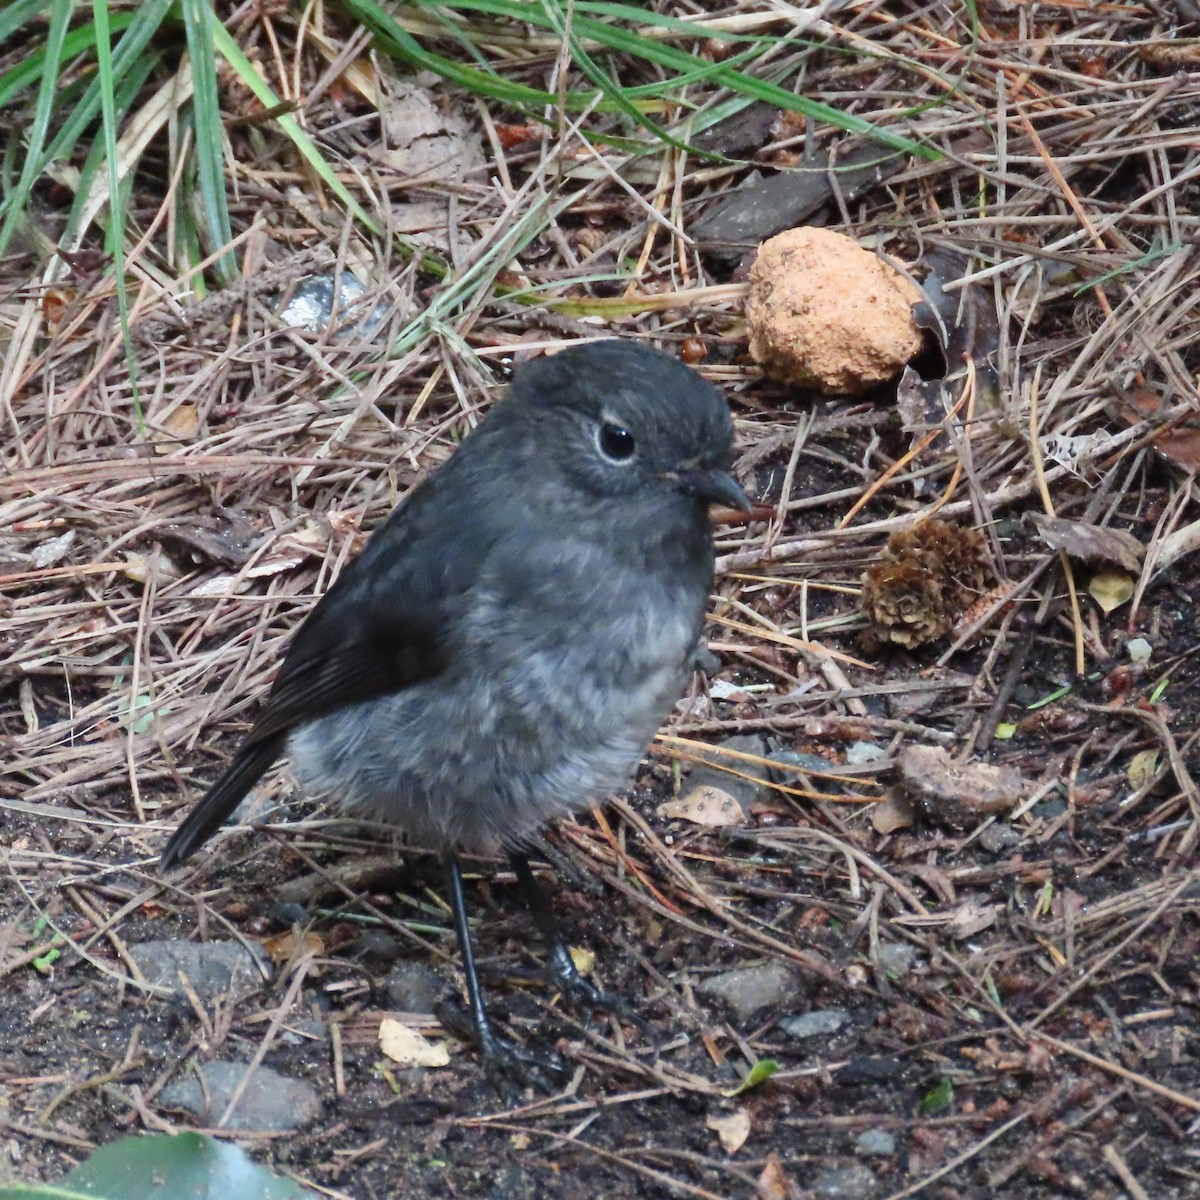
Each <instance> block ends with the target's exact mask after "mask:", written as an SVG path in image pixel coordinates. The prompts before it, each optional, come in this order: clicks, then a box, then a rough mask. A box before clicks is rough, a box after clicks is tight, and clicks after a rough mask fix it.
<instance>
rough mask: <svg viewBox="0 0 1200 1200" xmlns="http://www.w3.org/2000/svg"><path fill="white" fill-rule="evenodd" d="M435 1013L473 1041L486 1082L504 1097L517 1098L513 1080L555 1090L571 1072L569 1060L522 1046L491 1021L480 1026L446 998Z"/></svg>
mask: <svg viewBox="0 0 1200 1200" xmlns="http://www.w3.org/2000/svg"><path fill="white" fill-rule="evenodd" d="M437 1016H438V1020H439V1021H441V1023H442V1024H443V1025H444V1026H445V1027H446V1028H447V1029H449V1030H450V1031H451V1032H452V1033H454V1034H457V1035H458V1036H459V1037H461V1038H462V1039H463V1040H464V1041H469V1042H474V1043H475V1045H476V1046H477V1047H478V1049H479V1055H480V1058H481V1059H482V1060H483V1070H484V1074H485V1075H486V1076H487V1078H488V1082H489V1083H490V1084H491V1085H492V1087H494V1088H495V1089H496V1091H497V1092H498V1093H499V1095H500V1096H501V1098H502V1099H504V1100H505V1101H509V1102H513V1101H515V1100H517V1099H519V1097H518V1096H516V1094H515V1091H514V1086H513V1085H514V1084H515V1085H517V1086H518V1087H522V1088H533V1089H534V1090H535V1091H539V1092H556V1091H558V1090H559V1089H561V1088H562V1087H563V1085H564V1084H565V1083H566V1082H567V1080H568V1079H569V1078H570V1076H571V1068H570V1066H569V1064H568V1063H566V1062H565V1061H564V1060H563V1059H562V1057H561V1056H560V1055H558V1054H556V1053H555V1052H554V1051H553V1050H548V1049H539V1048H535V1047H533V1046H522V1045H521V1044H520V1043H519V1042H515V1041H513V1040H511V1039H510V1038H506V1037H501V1036H500V1035H499V1034H498V1033H497V1032H496V1031H495V1030H494V1029H493V1028H492V1026H491V1023H490V1021H489V1022H488V1024H486V1025H484V1026H483V1027H482V1028H480V1027H479V1026H478V1025H477V1024H476V1022H475V1020H474V1018H473V1017H472V1016H471V1014H470V1013H469V1012H468V1011H467V1010H466V1009H464V1008H462V1007H460V1006H459V1005H458V1004H456V1003H454V1002H452V1001H450V1000H449V999H443V1000H442V1001H441V1002H439V1004H438V1005H437Z"/></svg>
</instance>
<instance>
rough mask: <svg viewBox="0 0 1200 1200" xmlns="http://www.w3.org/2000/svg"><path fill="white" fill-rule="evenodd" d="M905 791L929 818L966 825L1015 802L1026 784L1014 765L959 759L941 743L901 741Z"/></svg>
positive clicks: (954, 826)
mask: <svg viewBox="0 0 1200 1200" xmlns="http://www.w3.org/2000/svg"><path fill="white" fill-rule="evenodd" d="M896 773H897V777H898V781H899V785H900V787H901V789H902V790H903V791H904V793H905V795H906V796H908V798H909V799H910V800H911V801H912V803H913V804H915V805H916V806H917V807H918V808H919V809H920V810H921V811H922V812H923V813H924V814H925V815H926V816H928V817H929V818H930V819H931V820H934V821H937V822H938V824H940V825H944V826H946V827H947V828H950V829H967V828H970V827H971V826H972V825H974V824H976V823H978V822H979V821H980V820H982V819H983V818H984V817H989V816H993V815H994V814H996V813H1005V812H1008V811H1010V810H1011V809H1012V808H1014V807H1016V805H1017V803H1018V802H1019V801H1020V800H1021V798H1022V797H1023V796H1024V794H1025V791H1026V787H1025V780H1024V779H1023V778H1022V776H1021V772H1020V771H1018V770H1017V768H1016V767H1013V766H1000V767H997V766H993V765H992V764H991V763H981V762H959V761H957V760H956V759H954V758H951V757H950V755H949V753H948V752H947V751H946V750H944V749H942V747H940V746H905V747H904V749H903V750H901V751H900V753H899V755H898V756H897V758H896Z"/></svg>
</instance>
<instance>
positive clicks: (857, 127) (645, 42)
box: [352, 0, 941, 159]
mask: <svg viewBox="0 0 1200 1200" xmlns="http://www.w3.org/2000/svg"><path fill="white" fill-rule="evenodd" d="M365 3H369V0H352V6H353V7H357V6H358V5H360V4H365ZM414 3H415V4H416V5H418V6H419V7H421V8H423V9H433V8H437V9H441V10H444V9H446V8H447V7H453V8H457V9H461V10H464V11H470V12H480V13H487V14H488V15H489V16H498V17H503V18H504V19H506V20H510V21H517V22H524V23H526V24H530V25H537V26H539V27H540V28H543V29H550V30H552V31H553V30H554V28H555V26H554V22H553V20H551V18H550V17H548V16H547V14H546V13H545V11H543V9H542V7H541V4H540V3H538V4H533V3H529V2H528V0H455V3H454V5H453V6H448V5H445V4H443V3H441V2H440V0H414ZM629 19H630V20H638V21H640V23H642V24H645V23H647V21H648V20H649V19H650V18H649V17H648V15H647V14H646V13H644V12H642V13H639V12H638V10H636V9H631V10H630V11H629ZM663 20H664V18H658V17H655V18H654V19H653V23H655V24H658V23H661V22H662V21H663ZM393 24H394V22H393ZM693 32H694V31H693ZM574 34H575V36H576V37H577V38H582V39H589V40H591V41H594V42H597V43H598V44H599V45H601V46H603V47H605V49H607V50H612V51H617V52H620V53H622V54H630V55H634V56H635V57H638V58H642V59H645V60H646V61H647V62H652V63H655V64H656V65H658V66H662V67H667V68H670V69H671V70H674V71H677V72H680V73H682V74H689V73H691V72H695V71H698V70H707V69H708V68H709V67H710V66H713V65H714V64H711V63H709V62H708V60H706V59H702V58H698V57H697V56H696V55H694V54H689V53H688V52H687V51H685V50H678V49H676V48H675V47H674V46H667V45H664V44H662V43H660V42H658V41H655V40H652V39H649V38H644V37H641V36H640V35H638V34H636V33H631V32H629V31H628V30H624V29H620V28H618V27H617V26H615V25H610V24H608V23H606V22H604V21H597V20H595V19H593V18H591V17H586V16H581V15H579V14H578V12H577V13H576V15H575V18H574ZM405 36H406V37H408V36H409V35H407V34H406V35H405ZM410 40H411V39H410ZM429 65H431V66H432V64H429ZM715 66H716V68H717V69H716V70H715V71H713V72H712V73H711V75H710V76H709V77H710V78H711V79H712V80H713V81H714V82H716V83H719V84H720V85H721V86H723V87H727V88H729V89H730V90H731V91H734V92H738V93H739V94H741V95H743V96H749V97H750V98H751V99H754V100H761V101H763V102H764V103H766V104H772V105H774V106H775V107H777V108H783V109H786V110H789V111H791V112H798V113H801V114H802V115H804V116H808V117H811V118H813V119H814V120H819V121H823V122H825V123H826V124H829V125H832V126H834V127H835V128H837V129H842V130H845V131H846V132H847V133H857V134H861V135H862V136H864V137H869V138H873V139H874V140H876V141H878V142H881V143H882V144H884V145H885V146H889V147H890V148H891V149H893V150H898V151H901V152H903V153H906V154H915V155H917V156H918V157H920V158H926V159H939V158H941V155H940V154H939V153H938V151H936V150H934V149H932V148H930V147H928V146H923V145H921V144H919V143H917V142H914V141H912V140H911V139H909V138H906V137H903V136H901V135H900V134H897V133H893V132H891V131H890V130H887V129H880V128H878V127H877V126H875V125H873V124H872V123H871V122H870V121H867V120H865V119H864V118H862V117H856V116H852V115H851V114H849V113H844V112H841V111H840V110H838V109H836V108H833V107H831V106H830V105H828V104H822V103H821V102H820V101H817V100H808V99H806V98H805V97H803V96H796V95H793V94H792V93H791V92H789V91H787V90H786V89H784V88H782V87H780V86H778V85H777V84H773V83H767V82H765V81H764V80H761V79H755V78H754V77H753V76H752V75H748V74H746V73H745V72H743V71H740V70H737V69H735V68H731V67H729V66H728V65H727V64H724V63H718V64H715ZM432 69H434V70H436V69H437V68H436V67H433V68H432ZM455 82H458V81H457V80H456V81H455ZM463 86H469V85H468V84H466V83H464V84H463Z"/></svg>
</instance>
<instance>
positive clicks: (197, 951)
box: [129, 939, 271, 1000]
mask: <svg viewBox="0 0 1200 1200" xmlns="http://www.w3.org/2000/svg"><path fill="white" fill-rule="evenodd" d="M129 953H130V954H131V955H132V956H133V961H134V962H135V963H137V965H138V969H139V970H140V971H141V972H142V974H143V975H144V976H145V977H146V982H147V983H151V984H154V985H155V986H156V987H166V988H170V989H171V990H172V991H173V992H174V993H175V994H176V995H177V996H183V995H185V994H186V993H185V992H184V990H183V987H182V985H181V984H180V981H179V974H180V972H183V974H184V975H186V976H187V981H188V983H189V984H190V986H191V987H192V988H193V989H194V990H195V992H196V995H198V996H199V997H200V999H201V1000H212V999H214V998H216V997H217V996H224V995H227V994H228V993H230V992H232V993H233V994H234V995H246V994H248V993H250V992H254V991H257V990H258V989H259V988H261V987H262V986H263V984H264V983H265V981H266V980H267V979H269V978H270V975H271V963H270V959H269V958H268V957H267V954H266V952H265V951H262V950H260V949H259V947H257V946H255V947H254V949H253V952H252V951H250V950H248V949H247V948H246V947H245V946H243V945H242V944H241V943H240V942H229V941H222V942H184V941H178V940H175V939H170V940H163V941H151V942H137V943H134V944H133V945H131V946H130V947H129ZM260 967H261V968H262V970H260V969H259V968H260Z"/></svg>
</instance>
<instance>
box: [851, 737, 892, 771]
mask: <svg viewBox="0 0 1200 1200" xmlns="http://www.w3.org/2000/svg"><path fill="white" fill-rule="evenodd" d="M881 758H887V751H886V750H885V749H884V748H883V747H882V746H877V745H876V744H875V743H874V742H854V743H853V744H852V745H851V746H849V747H848V748H847V750H846V763H847V765H848V766H852V767H858V766H861V765H862V764H863V763H869V762H876V761H877V760H878V759H881Z"/></svg>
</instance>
